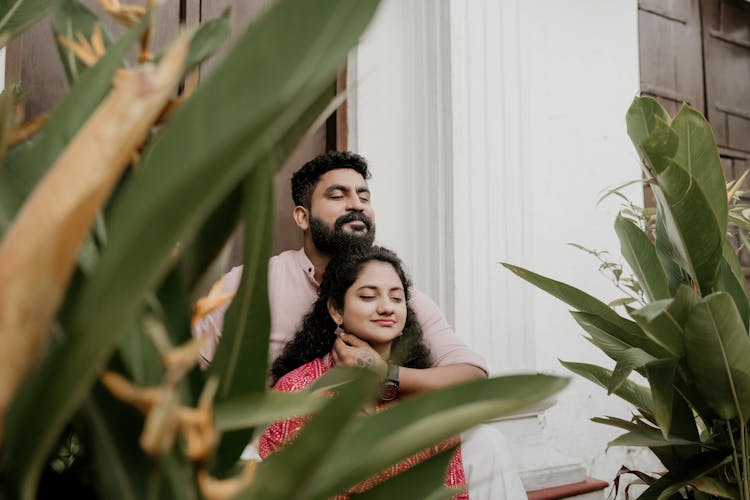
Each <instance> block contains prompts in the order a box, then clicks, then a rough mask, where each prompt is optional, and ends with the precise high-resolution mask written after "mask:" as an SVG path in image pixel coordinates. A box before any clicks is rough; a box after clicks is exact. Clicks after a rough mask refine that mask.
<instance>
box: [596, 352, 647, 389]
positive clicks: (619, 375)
mask: <svg viewBox="0 0 750 500" xmlns="http://www.w3.org/2000/svg"><path fill="white" fill-rule="evenodd" d="M654 361H656V358H654V357H653V356H651V355H650V354H649V353H647V352H646V351H644V350H642V349H638V348H637V347H632V348H630V349H627V350H625V351H624V352H623V353H622V354H621V355H620V357H619V359H618V360H617V365H615V369H614V370H613V371H612V378H611V379H610V381H609V387H607V394H608V395H609V394H612V393H613V392H615V391H616V390H617V389H618V388H619V387H620V386H621V385H622V384H623V382H625V380H627V378H628V377H629V376H630V374H631V373H632V372H633V370H635V369H640V368H644V367H645V366H646V365H648V364H649V363H651V362H654Z"/></svg>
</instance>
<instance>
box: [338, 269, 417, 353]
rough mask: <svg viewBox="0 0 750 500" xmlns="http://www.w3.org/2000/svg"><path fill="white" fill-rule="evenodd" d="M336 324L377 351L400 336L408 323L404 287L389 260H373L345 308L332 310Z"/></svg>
mask: <svg viewBox="0 0 750 500" xmlns="http://www.w3.org/2000/svg"><path fill="white" fill-rule="evenodd" d="M331 316H332V317H333V320H334V321H336V323H343V328H344V330H345V331H346V332H347V333H351V334H353V335H356V336H357V337H359V338H361V339H362V340H364V341H365V342H367V343H368V344H370V345H371V346H372V347H373V348H374V349H375V350H378V347H384V346H386V345H389V344H390V342H391V340H393V339H395V338H396V337H398V336H399V335H400V334H401V332H402V331H403V329H404V323H405V322H406V298H405V294H404V286H403V284H402V283H401V279H400V278H399V277H398V274H397V273H396V270H395V269H394V268H393V266H392V265H391V264H389V263H387V262H381V261H377V260H374V261H370V262H368V263H366V264H365V265H364V266H362V269H361V270H360V272H359V276H357V279H356V281H354V283H353V284H352V286H350V287H349V289H348V290H347V291H346V295H345V296H344V309H343V311H333V310H332V311H331Z"/></svg>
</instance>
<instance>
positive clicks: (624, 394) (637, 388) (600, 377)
mask: <svg viewBox="0 0 750 500" xmlns="http://www.w3.org/2000/svg"><path fill="white" fill-rule="evenodd" d="M560 364H562V365H563V366H564V367H565V368H567V369H568V370H570V371H572V372H573V373H575V374H577V375H580V376H582V377H584V378H587V379H589V380H590V381H592V382H593V383H595V384H597V385H599V386H600V387H602V388H604V389H607V388H608V387H609V385H610V383H611V382H610V381H611V380H612V371H611V370H607V369H606V368H602V367H601V366H596V365H591V364H588V363H571V362H568V361H560ZM614 393H615V394H616V395H617V396H619V397H621V398H622V399H624V400H625V401H627V402H628V403H630V404H632V405H633V406H635V407H636V408H638V409H640V410H641V411H642V412H645V413H647V414H648V415H653V414H654V400H653V399H652V397H651V391H649V390H648V388H647V387H643V386H642V385H638V384H636V383H635V382H632V381H630V380H626V381H625V382H623V383H622V384H621V385H620V387H618V388H617V389H616V390H615V391H614Z"/></svg>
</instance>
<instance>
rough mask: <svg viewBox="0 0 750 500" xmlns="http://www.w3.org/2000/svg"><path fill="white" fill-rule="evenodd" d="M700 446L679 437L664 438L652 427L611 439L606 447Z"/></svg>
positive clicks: (699, 443)
mask: <svg viewBox="0 0 750 500" xmlns="http://www.w3.org/2000/svg"><path fill="white" fill-rule="evenodd" d="M694 445H701V442H700V441H690V440H688V439H683V438H680V437H670V438H665V437H664V436H663V435H662V433H661V431H660V430H659V429H655V428H653V427H649V428H644V427H641V428H638V429H634V430H632V431H629V432H626V433H625V434H622V435H621V436H618V437H617V438H616V439H613V440H612V441H610V442H609V444H608V445H607V449H609V448H610V447H612V446H646V447H662V446H694Z"/></svg>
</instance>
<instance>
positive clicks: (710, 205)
mask: <svg viewBox="0 0 750 500" xmlns="http://www.w3.org/2000/svg"><path fill="white" fill-rule="evenodd" d="M635 105H636V104H635V103H634V106H635ZM635 145H636V148H637V149H638V150H639V152H641V153H642V155H643V157H644V160H645V161H646V163H647V164H648V165H649V167H650V175H651V176H653V180H652V182H651V184H652V187H653V188H654V195H655V196H656V199H657V202H658V203H659V205H660V214H661V215H663V216H664V220H663V223H664V227H665V228H666V231H667V234H668V236H669V240H670V242H671V245H672V248H673V250H674V251H675V253H674V255H673V256H674V257H675V258H677V262H678V263H679V264H680V266H681V267H682V268H683V269H685V270H686V271H687V272H688V273H689V274H690V276H691V277H692V279H693V281H695V282H696V283H697V284H698V285H699V286H700V288H701V289H702V290H704V291H705V290H710V289H711V288H712V287H713V285H714V283H715V282H716V279H717V277H718V268H719V263H720V261H721V255H722V252H723V245H724V239H725V237H726V236H725V235H726V228H727V200H726V189H725V184H724V173H723V170H722V168H721V164H720V162H719V156H718V151H717V148H716V143H715V141H714V138H713V134H712V133H711V128H710V126H709V125H708V123H707V122H706V120H705V118H703V117H702V116H701V115H700V114H699V113H698V112H697V111H695V110H693V109H691V108H689V107H687V106H683V108H682V109H681V110H680V112H679V113H678V114H677V116H676V117H675V119H674V120H673V121H672V123H671V124H668V123H666V122H665V121H664V120H662V119H661V118H659V117H656V118H655V119H654V126H653V128H652V130H651V132H650V135H649V136H648V137H647V138H646V139H645V140H642V141H641V142H636V144H635Z"/></svg>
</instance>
